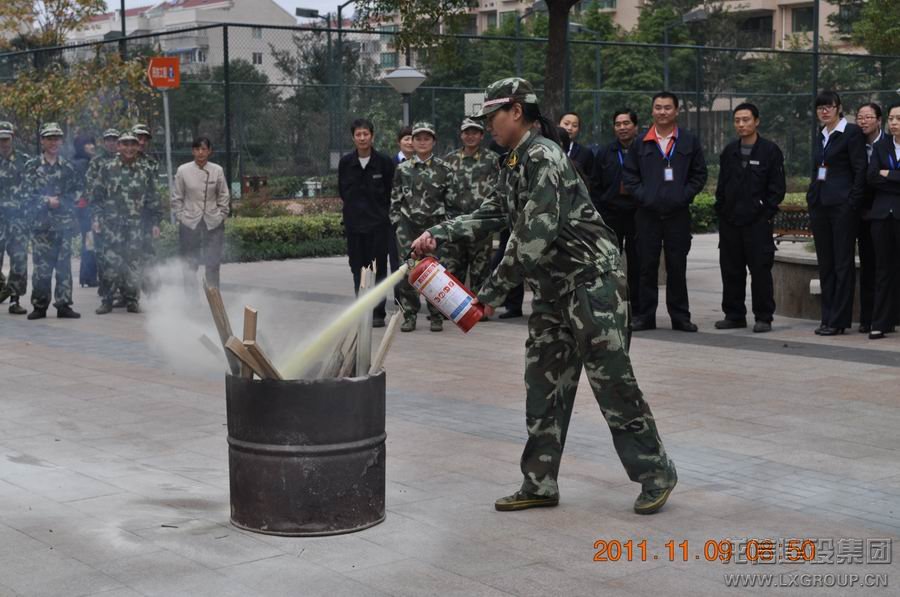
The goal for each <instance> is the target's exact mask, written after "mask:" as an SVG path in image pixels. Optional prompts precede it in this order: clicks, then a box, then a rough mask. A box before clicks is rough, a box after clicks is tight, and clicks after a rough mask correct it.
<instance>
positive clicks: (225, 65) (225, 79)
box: [222, 25, 231, 190]
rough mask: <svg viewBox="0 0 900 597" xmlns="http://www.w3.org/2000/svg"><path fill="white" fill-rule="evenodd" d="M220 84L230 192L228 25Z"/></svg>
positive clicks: (225, 31)
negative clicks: (222, 87)
mask: <svg viewBox="0 0 900 597" xmlns="http://www.w3.org/2000/svg"><path fill="white" fill-rule="evenodd" d="M222 60H223V69H222V73H223V74H222V83H223V84H224V86H225V94H224V96H225V180H226V181H227V182H228V189H229V190H231V87H230V83H231V77H230V76H229V70H230V69H229V64H228V63H229V59H228V25H222Z"/></svg>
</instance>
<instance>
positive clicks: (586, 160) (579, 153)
mask: <svg viewBox="0 0 900 597" xmlns="http://www.w3.org/2000/svg"><path fill="white" fill-rule="evenodd" d="M559 128H561V129H565V131H566V132H567V133H569V140H570V141H571V143H570V144H569V145H568V147H566V148H565V151H566V155H567V156H569V157H570V158H572V161H573V162H575V165H576V166H578V170H579V172H580V173H581V175H582V176H583V177H588V178H590V176H591V167H592V166H593V165H594V152H593V151H591V150H590V148H588V147H585V146H584V145H581V144H580V143H578V142H577V141H576V140H575V139H577V138H578V133H579V132H581V116H579V115H578V114H576V113H575V112H566V113H565V114H563V115H562V117H560V119H559Z"/></svg>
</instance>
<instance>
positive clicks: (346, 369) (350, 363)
mask: <svg viewBox="0 0 900 597" xmlns="http://www.w3.org/2000/svg"><path fill="white" fill-rule="evenodd" d="M358 340H359V337H358V336H357V335H356V334H354V335H353V341H352V342H350V347H349V348H348V350H347V352H345V353H343V354H342V355H341V356H343V358H344V364H343V365H341V370H340V371H338V374H337V377H350V374H351V373H353V370H354V369H355V368H356V344H357V342H358Z"/></svg>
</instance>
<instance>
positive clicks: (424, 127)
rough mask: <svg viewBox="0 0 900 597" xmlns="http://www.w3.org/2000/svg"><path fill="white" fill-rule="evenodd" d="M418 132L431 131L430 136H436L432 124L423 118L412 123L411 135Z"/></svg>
mask: <svg viewBox="0 0 900 597" xmlns="http://www.w3.org/2000/svg"><path fill="white" fill-rule="evenodd" d="M419 133H431V136H432V137H437V133H435V132H434V125H433V124H431V123H430V122H425V121H424V120H420V121H419V122H417V123H415V124H414V125H413V128H412V134H413V137H415V136H416V135H417V134H419Z"/></svg>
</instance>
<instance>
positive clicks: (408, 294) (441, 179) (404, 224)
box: [390, 122, 452, 332]
mask: <svg viewBox="0 0 900 597" xmlns="http://www.w3.org/2000/svg"><path fill="white" fill-rule="evenodd" d="M434 140H435V132H434V125H433V124H430V123H428V122H417V123H416V124H415V125H414V126H413V147H414V148H415V151H416V155H414V156H413V157H412V158H410V159H408V160H406V161H405V162H403V163H402V164H400V165H399V166H397V171H396V172H395V174H394V190H393V192H392V193H391V207H390V218H391V223H392V224H393V225H394V227H395V228H396V230H397V242H398V243H399V245H400V254H401V255H405V254H407V253H408V252H409V250H410V246H411V244H412V241H413V240H414V239H415V238H416V237H417V236H419V235H420V234H421V233H422V232H423V231H425V230H427V229H428V228H429V227H430V226H434V225H435V224H438V223H440V222H443V221H444V220H446V219H447V206H446V204H447V195H448V193H449V190H450V181H451V177H452V172H451V171H450V167H449V166H448V165H447V164H446V163H445V162H444V161H443V160H442V159H440V158H438V157H435V156H434V153H433V150H434ZM397 290H398V294H399V295H400V305H401V306H402V307H403V312H404V320H403V325H402V326H401V327H400V329H401V331H404V332H411V331H413V330H415V329H416V314H417V313H418V312H419V307H420V305H421V303H420V302H419V293H418V292H416V291H415V289H414V288H413V287H412V286H410V284H409V282H407V281H403V282H401V283H400V285H399V287H398V289H397ZM428 312H429V313H430V318H431V331H432V332H440V331H441V330H442V329H443V322H444V318H443V316H442V315H441V313H440V311H438V310H437V309H436V308H434V307H433V306H432V305H431V303H428Z"/></svg>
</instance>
